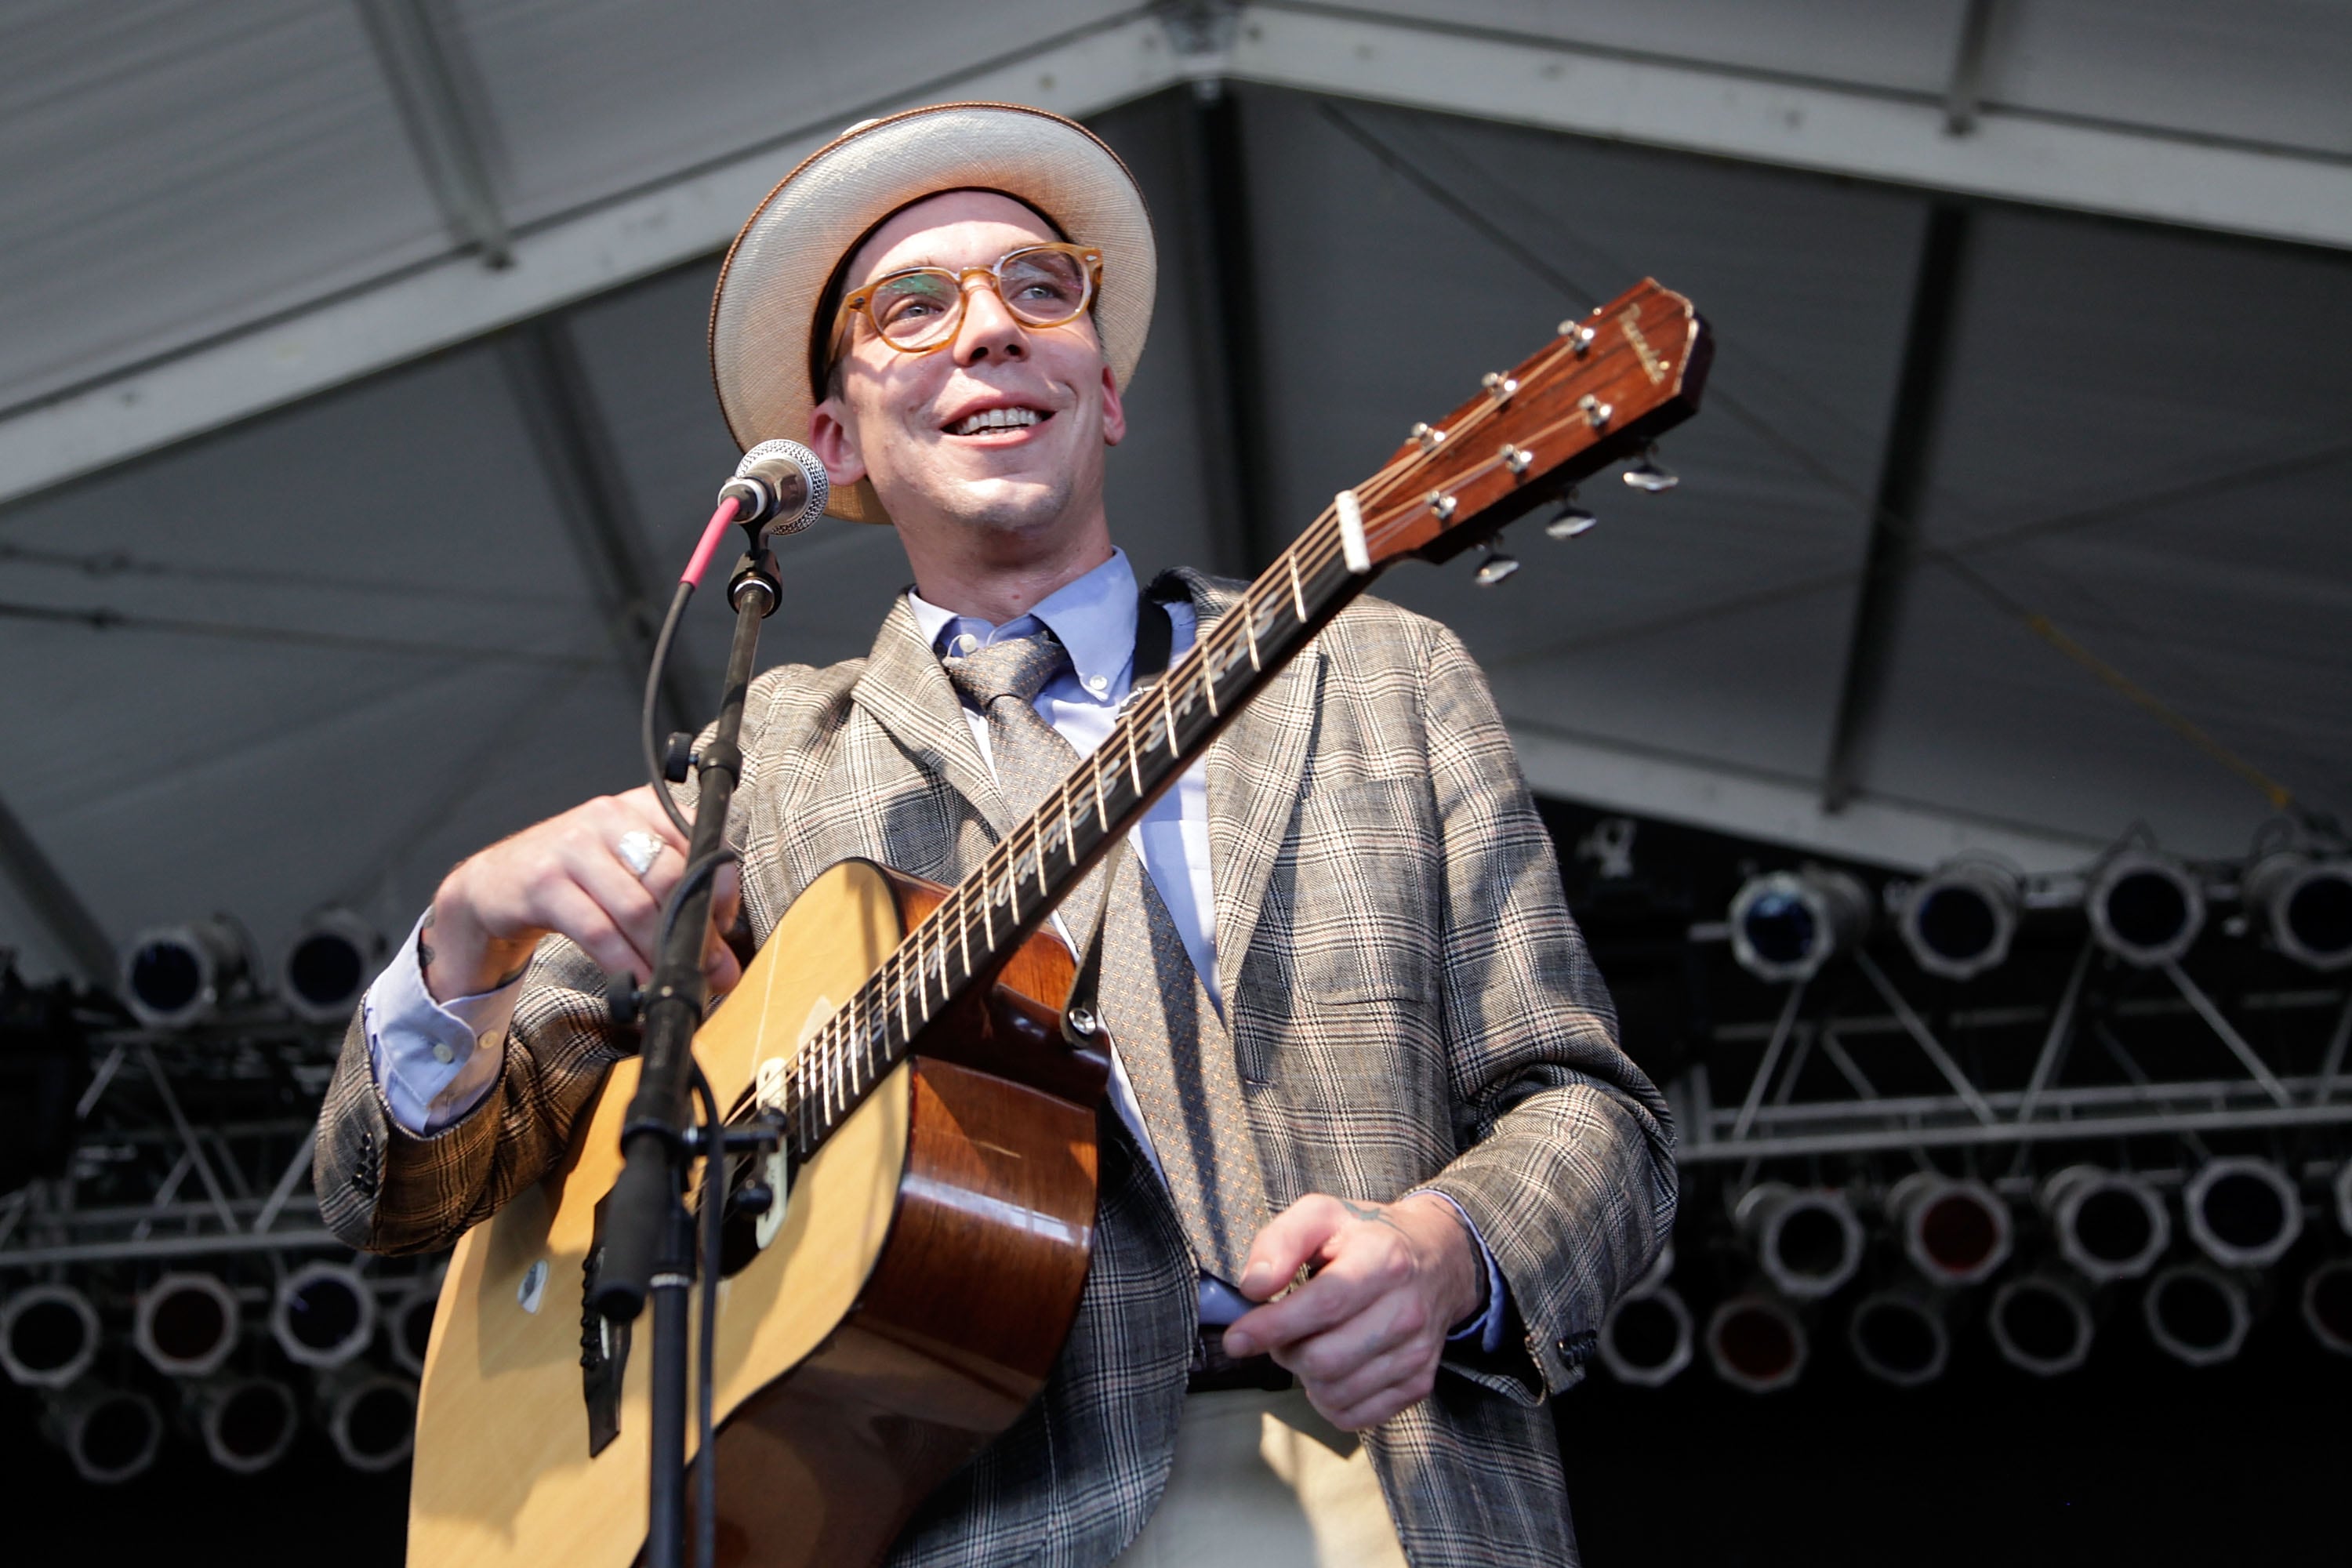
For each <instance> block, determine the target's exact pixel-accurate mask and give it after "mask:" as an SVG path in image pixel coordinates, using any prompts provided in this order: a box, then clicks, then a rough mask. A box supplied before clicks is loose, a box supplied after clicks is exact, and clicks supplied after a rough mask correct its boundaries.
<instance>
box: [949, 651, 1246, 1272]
mask: <svg viewBox="0 0 2352 1568" xmlns="http://www.w3.org/2000/svg"><path fill="white" fill-rule="evenodd" d="M941 662H942V664H943V666H944V668H946V670H947V673H948V679H950V681H952V682H954V684H955V688H956V689H957V690H958V691H960V692H961V693H962V694H963V696H964V699H965V700H967V701H969V702H971V705H972V706H973V707H975V708H977V709H978V710H980V711H981V712H982V714H983V715H985V716H986V718H987V720H988V749H989V753H990V760H991V761H992V763H994V771H995V774H996V787H997V793H998V794H1000V795H1003V797H1004V803H1005V805H1008V806H1009V807H1011V808H1012V809H1013V812H1014V813H1015V814H1016V815H1017V816H1019V817H1022V818H1026V817H1027V816H1030V815H1031V814H1032V813H1034V811H1035V810H1036V809H1037V807H1038V805H1039V804H1040V803H1042V802H1043V801H1044V800H1045V797H1046V795H1048V794H1049V793H1050V792H1052V791H1053V790H1054V789H1055V788H1056V787H1057V786H1059V785H1060V784H1061V783H1062V781H1063V780H1064V779H1066V778H1067V777H1068V776H1069V774H1070V771H1071V770H1072V769H1073V768H1075V767H1076V765H1077V762H1078V753H1077V750H1076V748H1075V747H1073V746H1072V745H1071V744H1070V743H1069V742H1067V741H1066V740H1064V739H1063V738H1062V737H1061V735H1060V734H1059V733H1057V732H1056V731H1055V729H1054V727H1053V726H1052V725H1051V724H1048V723H1047V722H1045V719H1044V717H1043V716H1041V715H1040V714H1039V713H1038V711H1037V708H1036V700H1037V693H1038V692H1040V691H1042V690H1044V689H1045V685H1046V683H1047V682H1048V681H1050V680H1052V679H1054V677H1055V676H1056V675H1058V674H1059V673H1061V671H1063V670H1065V669H1067V668H1070V656H1069V652H1068V650H1067V649H1066V648H1064V647H1062V645H1061V644H1060V643H1059V642H1057V641H1055V640H1054V639H1053V637H1051V636H1050V635H1048V636H1043V637H1024V638H1018V639H1015V640H1012V641H1007V642H1000V643H992V644H991V645H990V646H989V647H984V648H981V649H979V650H978V651H976V652H974V653H971V654H968V655H966V656H964V657H962V658H949V659H945V660H942V661H941ZM1114 865H1115V866H1116V872H1115V878H1116V879H1115V880H1114V882H1113V883H1112V892H1111V898H1110V901H1109V904H1108V914H1107V915H1106V917H1105V919H1106V921H1107V924H1106V928H1105V930H1104V931H1103V962H1102V973H1101V976H1100V980H1099V983H1098V984H1097V994H1096V1001H1097V1004H1098V1005H1100V1007H1101V1008H1102V1013H1103V1019H1104V1022H1105V1023H1107V1024H1108V1026H1110V1036H1111V1041H1112V1043H1113V1044H1114V1045H1115V1046H1116V1047H1117V1048H1118V1056H1119V1060H1120V1062H1121V1063H1122V1064H1123V1065H1124V1066H1125V1067H1126V1068H1127V1076H1128V1081H1129V1083H1130V1084H1131V1085H1132V1086H1133V1087H1134V1089H1135V1099H1136V1104H1137V1106H1138V1108H1139V1109H1140V1110H1141V1111H1142V1112H1143V1121H1144V1125H1145V1126H1146V1127H1147V1128H1148V1129H1150V1133H1151V1142H1152V1146H1153V1151H1154V1152H1156V1153H1157V1154H1158V1155H1159V1156H1160V1169H1161V1170H1162V1172H1164V1173H1165V1174H1166V1176H1167V1178H1168V1191H1169V1194H1170V1195H1171V1197H1172V1198H1173V1199H1174V1200H1175V1206H1176V1213H1177V1216H1178V1218H1179V1219H1181V1221H1182V1222H1183V1226H1184V1234H1185V1236H1186V1237H1187V1239H1189V1240H1190V1241H1191V1242H1192V1251H1193V1255H1194V1257H1195V1258H1198V1259H1199V1261H1200V1265H1201V1267H1202V1268H1203V1269H1205V1270H1206V1271H1207V1272H1209V1273H1210V1274H1213V1275H1214V1276H1216V1277H1217V1278H1218V1279H1223V1280H1225V1281H1226V1282H1228V1283H1238V1282H1239V1281H1240V1279H1241V1277H1242V1268H1243V1266H1244V1264H1245V1263H1247V1262H1248V1260H1249V1247H1250V1242H1251V1241H1252V1240H1253V1239H1254V1238H1255V1237H1256V1235H1257V1233H1258V1232H1259V1231H1260V1230H1261V1229H1263V1228H1264V1227H1265V1222H1266V1218H1267V1210H1266V1199H1265V1180H1264V1177H1263V1176H1262V1174H1261V1173H1260V1172H1259V1170H1258V1163H1257V1150H1256V1145H1255V1141H1254V1139H1253V1137H1252V1135H1251V1132H1250V1126H1249V1108H1248V1104H1247V1102H1246V1101H1245V1100H1244V1099H1243V1098H1242V1086H1241V1076H1240V1073H1239V1071H1238V1070H1237V1068H1235V1066H1234V1042H1233V1036H1232V1034H1231V1033H1230V1032H1229V1031H1228V1030H1227V1029H1226V1027H1225V1024H1224V1020H1223V1019H1222V1018H1221V1017H1219V1016H1217V1009H1216V1007H1215V1005H1213V1003H1211V1002H1210V1000H1209V996H1208V993H1207V992H1206V991H1205V990H1203V989H1202V985H1201V979H1200V976H1199V975H1198V974H1197V973H1194V971H1193V968H1192V959H1191V957H1190V956H1189V955H1188V954H1187V953H1186V952H1185V951H1184V941H1183V938H1182V937H1181V936H1180V935H1178V934H1177V931H1176V922H1175V921H1174V920H1173V919H1172V918H1171V917H1170V915H1169V913H1168V906H1167V905H1166V904H1165V903H1164V902H1162V901H1161V900H1160V889H1157V888H1155V887H1153V886H1152V884H1151V879H1150V877H1148V876H1146V875H1144V873H1143V868H1142V866H1141V864H1140V863H1139V861H1138V859H1137V858H1136V857H1135V856H1133V855H1130V854H1124V853H1121V854H1119V855H1118V858H1117V860H1116V861H1115V862H1114ZM1101 879H1102V871H1101V870H1100V868H1097V869H1096V870H1095V871H1094V872H1093V873H1091V874H1090V875H1089V876H1088V877H1087V879H1086V880H1085V881H1084V882H1083V883H1081V884H1080V885H1079V886H1078V888H1077V889H1076V891H1075V892H1073V893H1072V894H1071V896H1070V897H1069V898H1068V899H1067V900H1065V901H1064V903H1063V905H1062V914H1063V921H1064V923H1065V924H1066V926H1067V927H1068V928H1069V930H1070V932H1071V934H1072V936H1073V937H1075V938H1076V941H1077V942H1078V945H1079V947H1080V949H1081V951H1083V950H1084V948H1085V946H1086V943H1087V938H1088V937H1089V936H1090V935H1091V934H1092V932H1091V931H1090V930H1087V929H1084V928H1087V927H1090V926H1091V924H1092V922H1093V921H1094V918H1095V910H1097V908H1098V907H1101V894H1100V890H1099V889H1100V885H1101Z"/></svg>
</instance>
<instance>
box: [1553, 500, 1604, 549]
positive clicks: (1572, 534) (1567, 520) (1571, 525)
mask: <svg viewBox="0 0 2352 1568" xmlns="http://www.w3.org/2000/svg"><path fill="white" fill-rule="evenodd" d="M1599 521H1601V520H1600V519H1599V518H1597V517H1595V516H1593V515H1592V514H1591V512H1589V511H1587V510H1584V509H1583V508H1582V507H1580V506H1579V505H1577V504H1576V492H1575V491H1574V490H1570V491H1569V492H1568V496H1567V498H1566V499H1565V500H1562V501H1561V502H1560V507H1559V516H1558V517H1555V518H1553V519H1552V520H1551V521H1549V522H1548V523H1545V524H1544V536H1545V537H1546V538H1548V539H1574V538H1576V537H1577V536H1578V535H1579V534H1580V533H1583V532H1584V531H1586V530H1587V529H1590V528H1591V526H1592V525H1593V524H1594V523H1596V522H1599Z"/></svg>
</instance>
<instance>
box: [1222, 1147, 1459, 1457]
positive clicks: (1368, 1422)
mask: <svg viewBox="0 0 2352 1568" xmlns="http://www.w3.org/2000/svg"><path fill="white" fill-rule="evenodd" d="M1303 1266H1312V1267H1313V1268H1314V1269H1315V1277H1314V1278H1313V1279H1309V1280H1307V1282H1306V1283H1305V1284H1304V1285H1301V1286H1299V1287H1298V1289H1295V1290H1292V1291H1291V1292H1290V1293H1289V1294H1288V1295H1286V1296H1284V1297H1283V1298H1282V1299H1281V1300H1278V1301H1275V1302H1273V1303H1272V1304H1270V1305H1268V1306H1264V1307H1260V1308H1258V1309H1256V1310H1255V1311H1252V1312H1250V1313H1247V1314H1246V1315H1244V1317H1243V1318H1242V1319H1241V1321H1238V1322H1236V1323H1234V1325H1233V1327H1231V1328H1230V1329H1227V1330H1226V1331H1225V1353H1226V1354H1227V1355H1232V1356H1250V1355H1256V1354H1258V1353H1259V1352H1267V1353H1270V1354H1271V1355H1272V1356H1273V1357H1274V1359H1275V1360H1276V1362H1277V1363H1280V1364H1281V1365H1283V1366H1285V1367H1286V1368H1288V1369H1289V1370H1290V1371H1291V1372H1292V1373H1294V1374H1296V1375H1297V1378H1298V1380H1299V1382H1300V1383H1301V1384H1304V1385H1305V1387H1306V1390H1307V1398H1308V1399H1309V1400H1310V1401H1312V1402H1313V1403H1314V1405H1315V1408H1316V1409H1318V1410H1319V1411H1321V1412H1322V1413H1323V1415H1324V1417H1325V1418H1326V1419H1327V1420H1328V1421H1329V1422H1330V1423H1331V1424H1332V1425H1333V1426H1338V1427H1340V1428H1341V1429H1343V1430H1345V1431H1349V1432H1359V1431H1361V1430H1363V1429H1364V1428H1365V1427H1367V1426H1377V1425H1378V1424H1379V1423H1381V1422H1382V1421H1385V1420H1387V1419H1388V1418H1389V1417H1390V1416H1391V1415H1395V1414H1396V1413H1397V1412H1398V1411H1400V1410H1402V1409H1404V1408H1405V1407H1406V1406H1407V1405H1413V1404H1417V1403H1418V1402H1419V1401H1421V1400H1422V1399H1423V1398H1425V1397H1427V1395H1428V1394H1429V1391H1430V1389H1431V1388H1433V1387H1434V1386H1435V1385H1436V1383H1437V1360H1438V1357H1439V1356H1440V1355H1441V1354H1442V1353H1443V1352H1444V1349H1445V1335H1446V1332H1447V1331H1449V1330H1451V1329H1452V1328H1453V1327H1454V1325H1455V1324H1456V1323H1459V1322H1460V1321H1462V1320H1463V1319H1465V1318H1466V1317H1468V1316H1470V1314H1471V1313H1473V1312H1475V1311H1476V1310H1478V1299H1479V1296H1480V1294H1481V1291H1482V1283H1481V1275H1480V1268H1479V1260H1478V1249H1477V1247H1475V1245H1473V1244H1472V1242H1471V1239H1470V1232H1469V1229H1468V1227H1466V1226H1464V1224H1463V1223H1462V1220H1461V1217H1460V1216H1459V1215H1456V1214H1455V1213H1454V1205H1451V1204H1449V1203H1447V1202H1446V1201H1445V1200H1444V1198H1441V1197H1437V1196H1435V1195H1434V1194H1429V1193H1415V1194H1412V1196H1410V1197H1408V1198H1406V1199H1404V1200H1403V1201H1402V1202H1401V1203H1393V1204H1360V1203H1351V1202H1349V1200H1347V1199H1345V1198H1334V1197H1327V1196H1324V1195H1323V1194H1319V1193H1318V1194H1311V1195H1309V1196H1307V1197H1303V1198H1301V1199H1299V1200H1298V1201H1297V1203H1295V1204H1293V1205H1290V1206H1289V1207H1288V1208H1286V1209H1285V1210H1284V1211H1283V1212H1282V1213H1281V1214H1280V1215H1276V1217H1275V1220H1274V1223H1273V1224H1271V1225H1269V1226H1266V1227H1265V1229H1264V1230H1262V1231H1260V1232H1259V1233H1258V1236H1257V1240H1256V1241H1255V1242H1254V1243H1252V1244H1251V1247H1250V1258H1249V1264H1248V1266H1247V1267H1246V1268H1244V1270H1243V1271H1242V1279H1241V1290H1242V1294H1243V1295H1244V1296H1247V1297H1248V1298H1249V1299H1250V1300H1254V1301H1264V1300H1266V1299H1267V1298H1268V1297H1270V1296H1272V1295H1274V1293H1275V1292H1276V1291H1277V1290H1280V1289H1283V1288H1284V1287H1285V1286H1286V1285H1288V1284H1289V1283H1290V1281H1291V1280H1292V1279H1294V1278H1295V1277H1296V1276H1297V1273H1298V1270H1299V1268H1301V1267H1303Z"/></svg>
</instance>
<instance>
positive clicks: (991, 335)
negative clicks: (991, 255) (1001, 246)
mask: <svg viewBox="0 0 2352 1568" xmlns="http://www.w3.org/2000/svg"><path fill="white" fill-rule="evenodd" d="M951 352H952V354H953V357H954V359H955V363H957V364H958V365H959V366H962V367H966V368H968V367H970V366H972V365H975V364H978V363H981V362H982V361H983V360H987V359H1026V358H1028V357H1029V332H1028V329H1027V328H1025V327H1024V326H1023V325H1022V324H1021V323H1020V321H1017V320H1015V319H1014V317H1013V312H1012V311H1011V310H1006V309H1005V308H1004V300H1003V297H1002V296H1001V295H999V294H998V293H997V291H996V280H995V279H992V278H991V277H990V276H989V275H988V274H987V273H985V272H982V273H979V274H977V275H976V276H967V277H966V278H965V279H964V280H963V320H962V321H959V322H958V323H957V324H956V340H955V348H954V349H953V350H952V351H951Z"/></svg>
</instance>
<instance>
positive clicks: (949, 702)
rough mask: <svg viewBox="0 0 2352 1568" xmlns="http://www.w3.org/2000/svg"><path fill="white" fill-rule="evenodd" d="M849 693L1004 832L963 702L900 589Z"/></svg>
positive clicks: (1002, 813)
mask: <svg viewBox="0 0 2352 1568" xmlns="http://www.w3.org/2000/svg"><path fill="white" fill-rule="evenodd" d="M850 697H851V700H854V701H855V702H856V704H857V705H858V706H859V707H860V708H863V709H865V710H866V712H868V713H870V714H872V715H873V716H874V719H875V721H876V722H877V723H878V724H880V725H881V726H882V727H883V728H884V729H885V730H887V731H889V732H890V735H891V737H892V738H893V739H894V740H896V741H897V742H898V744H899V745H900V746H901V747H903V748H905V750H906V752H907V754H908V755H909V756H911V757H913V758H914V759H915V761H916V763H919V765H921V766H922V767H924V768H926V769H928V770H929V771H930V772H932V773H937V774H939V775H940V777H942V778H944V779H946V780H947V781H948V783H950V784H953V785H954V786H955V787H956V789H957V790H958V791H959V792H960V793H961V795H963V797H964V798H965V799H966V800H969V801H970V802H971V804H972V805H973V806H974V807H975V808H976V809H977V810H978V811H979V812H980V815H981V816H982V820H984V821H986V822H987V824H988V826H989V827H990V829H991V830H992V832H993V833H994V835H995V836H996V837H997V838H999V839H1002V838H1003V837H1004V834H1005V831H1006V830H1007V828H1009V827H1010V826H1012V824H1011V820H1010V818H1011V813H1010V812H1009V811H1008V810H1007V809H1006V807H1005V805H1004V801H1003V797H1002V796H1000V795H998V794H997V793H996V781H995V780H994V779H993V778H992V777H991V776H990V775H989V772H988V765H987V763H984V762H983V761H982V759H981V755H980V745H979V742H976V741H974V740H973V739H972V738H971V721H969V720H967V719H966V718H965V717H964V711H963V704H962V703H961V702H960V701H958V700H957V699H956V694H955V688H954V687H953V686H951V685H950V684H949V683H948V677H947V671H945V670H944V669H941V668H940V661H939V658H938V656H936V655H935V654H933V653H932V652H931V650H930V648H929V647H927V646H925V644H924V642H923V635H922V632H921V631H920V630H919V628H918V627H917V626H916V625H915V616H914V612H913V611H911V610H909V609H908V607H907V596H906V595H904V594H901V595H898V599H897V601H896V602H895V603H894V604H893V605H891V608H890V614H889V616H887V617H886V618H885V619H884V621H883V622H882V635H881V636H880V637H877V638H875V640H874V652H873V653H872V654H871V655H870V656H868V658H866V673H865V674H864V675H862V676H860V677H859V678H858V680H857V684H856V687H855V688H853V689H851V692H850Z"/></svg>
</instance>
